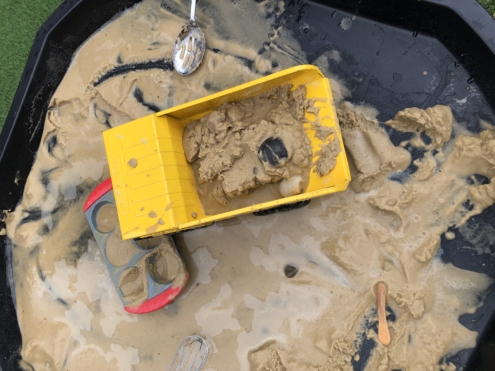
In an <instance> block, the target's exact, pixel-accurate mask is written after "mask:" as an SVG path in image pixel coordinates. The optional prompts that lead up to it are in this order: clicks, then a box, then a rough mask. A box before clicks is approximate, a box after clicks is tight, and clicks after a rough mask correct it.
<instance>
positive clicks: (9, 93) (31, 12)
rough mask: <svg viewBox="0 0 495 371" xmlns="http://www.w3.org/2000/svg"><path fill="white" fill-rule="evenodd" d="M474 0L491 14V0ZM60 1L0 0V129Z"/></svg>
mask: <svg viewBox="0 0 495 371" xmlns="http://www.w3.org/2000/svg"><path fill="white" fill-rule="evenodd" d="M102 1H105V0H102ZM459 1H461V0H459ZM478 1H479V3H480V4H481V5H482V6H483V7H484V8H485V9H486V10H487V11H488V12H489V13H490V14H492V15H494V16H495V0H478ZM61 3H62V0H0V131H1V129H2V127H3V125H4V122H5V119H6V117H7V113H8V112H9V108H10V104H11V103H12V99H13V97H14V94H15V92H16V90H17V85H18V84H19V79H20V77H21V74H22V71H23V70H24V64H25V63H26V59H27V56H28V54H29V50H30V49H31V45H32V43H33V40H34V37H35V35H36V31H37V30H38V28H39V27H40V26H41V25H42V24H43V22H44V21H45V19H46V18H47V17H48V16H49V15H50V14H51V13H52V12H53V11H54V10H55V9H56V8H57V7H58V6H59V5H60V4H61Z"/></svg>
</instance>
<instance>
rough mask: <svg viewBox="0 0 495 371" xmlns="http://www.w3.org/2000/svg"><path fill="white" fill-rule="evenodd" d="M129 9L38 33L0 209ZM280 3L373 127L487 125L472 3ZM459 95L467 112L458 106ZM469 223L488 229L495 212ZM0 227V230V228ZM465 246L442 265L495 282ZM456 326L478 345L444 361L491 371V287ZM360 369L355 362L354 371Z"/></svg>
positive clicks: (446, 244)
mask: <svg viewBox="0 0 495 371" xmlns="http://www.w3.org/2000/svg"><path fill="white" fill-rule="evenodd" d="M184 1H185V0H184ZM253 1H255V0H253ZM136 2H137V1H132V0H107V1H100V0H72V1H71V0H69V1H65V2H64V3H63V4H62V5H61V6H60V7H59V8H58V9H57V10H56V11H55V12H54V13H53V14H52V15H51V16H50V17H49V18H48V20H47V21H46V22H45V23H44V24H43V26H42V27H41V28H40V30H39V31H38V34H37V36H36V39H35V41H34V45H33V47H32V49H31V53H30V55H29V58H28V62H27V64H26V67H25V70H24V73H23V75H22V79H21V82H20V84H19V87H18V89H17V92H16V94H15V97H14V102H13V104H12V106H11V109H10V112H9V114H8V116H7V120H6V122H5V126H4V128H3V131H2V133H1V135H0V174H1V175H0V210H3V209H12V208H14V207H15V205H16V204H17V203H18V202H19V200H20V197H21V194H22V191H23V189H24V184H25V180H26V177H27V175H28V174H29V171H30V168H31V165H32V163H33V160H34V157H35V155H36V151H37V149H38V145H39V142H40V138H41V133H42V129H43V123H44V119H45V114H46V111H47V108H48V102H49V100H50V97H51V96H52V94H53V92H54V91H55V89H56V87H57V86H58V84H59V83H60V81H61V79H62V78H63V76H64V74H65V71H66V69H67V67H68V66H69V64H70V60H71V57H72V54H73V52H74V51H75V50H76V49H77V48H78V46H79V45H81V43H83V42H84V41H85V40H86V39H87V38H88V37H89V36H91V34H92V33H93V32H94V31H96V30H97V29H98V28H99V27H101V26H102V25H103V24H104V23H106V22H107V21H108V20H110V19H111V18H112V17H114V16H115V15H116V14H118V13H119V12H121V11H123V10H125V9H127V8H129V7H131V6H132V5H134V4H135V3H136ZM285 2H286V5H285V12H284V13H283V15H282V19H283V21H284V25H285V26H286V27H287V28H289V29H291V30H292V32H293V33H294V35H295V36H296V38H297V39H298V40H299V41H300V43H301V46H302V49H303V50H304V52H305V53H306V55H307V57H308V62H309V63H312V62H313V61H314V60H315V59H316V58H317V57H318V56H319V55H321V54H322V53H323V52H324V51H330V50H334V49H336V50H339V51H340V54H341V56H342V61H341V62H340V63H334V64H331V65H330V69H331V71H332V73H333V74H335V75H336V76H338V77H339V78H340V79H341V80H342V81H344V82H345V83H346V85H347V86H348V88H350V90H351V92H352V101H354V102H357V103H359V102H367V103H369V104H371V105H373V106H375V107H376V108H377V109H378V110H379V111H380V116H379V119H380V120H385V119H388V118H390V117H392V116H393V115H394V114H395V113H396V112H397V111H398V110H400V109H403V108H406V107H410V106H418V107H421V108H426V107H428V106H432V105H435V104H447V105H450V106H451V107H452V108H453V111H454V116H455V118H456V119H457V121H458V122H462V123H463V124H465V125H466V126H467V127H468V128H469V129H470V130H473V131H478V130H480V127H479V119H484V120H486V121H489V122H492V123H495V20H494V19H492V18H491V16H490V15H489V14H488V13H487V12H485V10H483V9H482V8H481V7H480V6H479V5H478V3H477V2H476V1H475V0H400V1H397V0H347V1H346V0H327V1H304V0H285ZM199 6H201V3H199ZM344 17H351V19H353V20H352V27H351V28H350V29H348V30H346V31H344V30H343V29H342V28H340V27H339V23H340V22H341V21H342V19H343V18H344ZM354 17H355V18H354ZM423 71H427V74H426V75H423V74H422V72H423ZM418 76H419V77H418ZM466 96H467V97H468V98H467V100H466V102H465V104H463V105H459V104H458V103H457V101H462V99H463V98H465V97H466ZM399 139H400V138H396V140H399ZM475 219H476V220H477V221H481V222H483V223H485V224H491V225H494V226H495V207H491V208H489V209H488V210H485V212H484V213H483V214H482V215H479V216H477V217H475ZM3 226H4V225H3V223H1V222H0V229H1V228H2V227H3ZM486 243H487V244H490V241H487V242H486ZM492 243H493V242H492ZM466 244H467V242H466V241H462V239H461V238H456V239H455V240H454V241H445V240H442V248H443V250H444V253H443V255H442V259H443V260H444V261H447V262H451V263H452V264H454V265H456V266H458V267H461V268H465V269H470V270H475V271H478V272H484V273H486V274H487V275H488V276H490V277H491V278H494V279H495V257H494V255H495V245H490V246H489V250H490V251H491V252H494V253H493V254H480V255H478V254H476V253H474V254H473V252H472V251H470V250H467V249H462V248H460V247H462V246H465V245H466ZM0 251H1V253H0V256H1V259H2V262H1V264H0V267H1V268H0V309H1V310H0V329H1V331H0V367H1V369H2V370H9V371H10V370H18V369H19V366H18V362H19V360H20V356H19V349H20V347H21V335H20V332H19V327H18V324H17V318H16V314H15V309H14V304H13V301H12V296H11V291H10V288H9V284H8V279H7V271H8V270H9V269H10V267H9V266H8V264H9V263H8V262H9V259H8V258H9V256H7V255H8V254H9V253H8V248H7V241H6V238H5V237H0ZM459 321H460V322H461V323H462V324H464V325H465V326H466V327H468V328H469V329H472V330H475V331H478V332H479V336H478V342H477V346H476V348H475V349H473V350H463V351H461V352H459V353H458V354H456V355H455V356H452V357H449V358H448V361H451V362H453V363H454V364H456V365H457V366H458V369H465V370H487V371H488V370H493V369H494V368H495V366H494V365H495V290H493V287H492V289H491V290H490V291H489V294H488V296H487V298H486V300H485V303H484V305H483V306H482V307H481V308H480V309H479V310H478V311H476V313H474V314H467V315H463V316H461V318H460V319H459ZM364 352H365V353H366V349H365V350H364ZM363 355H364V354H363ZM363 365H364V362H357V363H355V364H354V366H355V369H356V370H359V369H362V368H363Z"/></svg>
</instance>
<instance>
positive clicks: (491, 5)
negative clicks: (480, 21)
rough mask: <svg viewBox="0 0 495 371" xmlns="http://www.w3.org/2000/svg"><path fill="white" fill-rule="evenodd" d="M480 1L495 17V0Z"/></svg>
mask: <svg viewBox="0 0 495 371" xmlns="http://www.w3.org/2000/svg"><path fill="white" fill-rule="evenodd" d="M478 2H479V3H480V5H481V6H482V7H483V8H485V9H486V10H487V11H488V13H490V14H491V15H492V16H493V17H495V0H478Z"/></svg>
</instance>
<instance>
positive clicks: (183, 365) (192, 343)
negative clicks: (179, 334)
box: [168, 335, 209, 371]
mask: <svg viewBox="0 0 495 371" xmlns="http://www.w3.org/2000/svg"><path fill="white" fill-rule="evenodd" d="M208 352H209V348H208V343H207V342H206V340H205V339H203V338H202V337H201V336H199V335H191V336H187V337H186V338H185V339H184V340H182V343H180V345H179V349H177V352H176V353H175V356H174V359H173V360H172V363H171V364H170V367H169V368H168V371H201V370H202V369H203V366H204V364H205V362H206V358H208Z"/></svg>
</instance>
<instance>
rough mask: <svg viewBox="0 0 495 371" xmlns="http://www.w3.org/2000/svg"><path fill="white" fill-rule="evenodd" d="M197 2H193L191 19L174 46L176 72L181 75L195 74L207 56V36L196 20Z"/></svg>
mask: <svg viewBox="0 0 495 371" xmlns="http://www.w3.org/2000/svg"><path fill="white" fill-rule="evenodd" d="M195 9H196V0H192V1H191V19H190V21H189V23H188V24H186V25H185V26H184V27H183V28H182V31H181V32H180V33H179V36H177V39H176V40H175V44H174V51H173V54H172V60H173V63H174V67H175V70H176V71H177V72H179V73H180V74H181V75H189V74H190V73H192V72H194V71H195V70H196V69H197V68H198V67H199V65H200V64H201V61H202V60H203V56H204V54H205V47H206V41H205V35H204V33H203V31H201V29H200V28H199V26H198V25H197V24H196V21H195V20H194V13H195Z"/></svg>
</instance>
